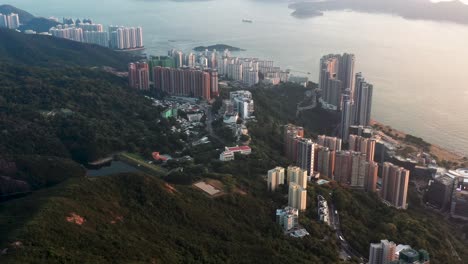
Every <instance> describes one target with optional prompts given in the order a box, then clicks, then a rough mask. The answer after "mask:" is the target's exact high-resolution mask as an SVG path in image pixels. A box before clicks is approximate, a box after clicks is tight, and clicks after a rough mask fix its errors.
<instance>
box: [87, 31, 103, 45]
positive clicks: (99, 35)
mask: <svg viewBox="0 0 468 264" xmlns="http://www.w3.org/2000/svg"><path fill="white" fill-rule="evenodd" d="M83 42H85V43H89V44H96V45H99V46H103V47H109V33H107V32H99V31H84V32H83Z"/></svg>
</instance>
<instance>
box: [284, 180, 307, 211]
mask: <svg viewBox="0 0 468 264" xmlns="http://www.w3.org/2000/svg"><path fill="white" fill-rule="evenodd" d="M288 205H289V206H291V207H293V208H297V209H298V210H299V211H305V210H306V208H307V189H305V188H302V187H301V186H300V185H299V184H296V183H291V184H290V185H289V193H288Z"/></svg>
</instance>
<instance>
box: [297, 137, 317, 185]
mask: <svg viewBox="0 0 468 264" xmlns="http://www.w3.org/2000/svg"><path fill="white" fill-rule="evenodd" d="M296 140H297V141H298V143H297V166H299V167H300V168H301V169H302V170H304V171H306V172H307V175H308V176H311V175H312V174H313V173H314V151H315V143H314V142H313V141H312V140H311V139H308V138H297V139H296Z"/></svg>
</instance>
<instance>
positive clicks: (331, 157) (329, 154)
mask: <svg viewBox="0 0 468 264" xmlns="http://www.w3.org/2000/svg"><path fill="white" fill-rule="evenodd" d="M316 151H317V171H318V172H320V174H321V175H323V176H325V177H328V178H330V179H331V178H333V172H334V171H335V151H332V150H330V149H329V148H326V147H319V148H318V149H317V150H316Z"/></svg>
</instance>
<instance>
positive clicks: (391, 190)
mask: <svg viewBox="0 0 468 264" xmlns="http://www.w3.org/2000/svg"><path fill="white" fill-rule="evenodd" d="M409 176H410V172H409V170H406V169H404V168H402V167H398V166H396V165H393V164H392V163H390V162H385V163H384V165H383V168H382V190H381V197H382V199H383V200H385V201H386V202H388V203H389V204H390V205H392V206H394V207H396V208H400V209H406V208H407V204H406V199H407V194H408V183H409Z"/></svg>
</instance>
